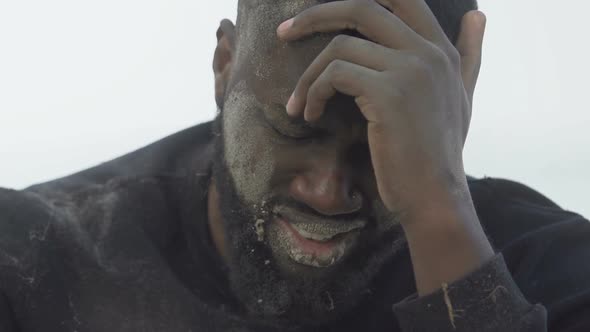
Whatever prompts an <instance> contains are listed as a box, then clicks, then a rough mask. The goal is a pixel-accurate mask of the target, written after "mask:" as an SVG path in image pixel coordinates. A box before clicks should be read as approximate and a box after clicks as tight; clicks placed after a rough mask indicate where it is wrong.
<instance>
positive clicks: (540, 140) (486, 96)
mask: <svg viewBox="0 0 590 332" xmlns="http://www.w3.org/2000/svg"><path fill="white" fill-rule="evenodd" d="M236 4H237V0H215V1H202V0H101V1H87V0H86V1H81V0H51V1H47V0H19V1H9V0H0V186H5V187H13V188H22V187H25V186H28V185H30V184H33V183H36V182H40V181H45V180H49V179H51V178H55V177H58V176H63V175H66V174H69V173H71V172H74V171H78V170H81V169H83V168H86V167H89V166H92V165H95V164H97V163H99V162H102V161H106V160H109V159H111V158H113V157H116V156H118V155H121V154H124V153H126V152H129V151H131V150H133V149H136V148H139V147H141V146H143V145H146V144H147V143H149V142H151V141H154V140H157V139H159V138H161V137H163V136H166V135H168V134H171V133H173V132H175V131H178V130H180V129H183V128H186V127H189V126H191V125H193V124H196V123H199V122H202V121H205V120H209V119H211V118H212V117H213V116H214V114H215V103H214V99H213V75H212V71H211V60H212V54H213V50H214V46H215V41H216V39H215V31H216V29H217V26H218V23H219V21H220V19H222V18H224V17H228V18H231V19H232V20H233V19H234V18H235V13H236ZM480 5H481V9H482V10H483V11H484V12H485V13H486V14H487V16H488V31H487V39H486V46H485V51H484V52H485V59H484V64H483V69H482V74H481V78H480V84H479V89H478V94H477V96H476V101H475V110H474V118H473V123H472V128H471V133H470V137H469V142H468V145H467V148H466V152H465V153H466V157H465V159H466V167H467V170H468V172H469V173H471V174H473V175H476V176H483V175H488V176H498V177H506V178H511V179H516V180H518V181H522V182H525V183H527V184H528V185H530V186H532V187H533V188H535V189H538V190H540V191H541V192H543V193H545V194H546V195H548V196H549V197H551V198H552V199H554V200H555V201H557V202H558V203H559V204H561V205H562V206H564V207H565V208H567V209H571V210H575V211H578V212H581V213H583V214H585V215H586V216H590V200H589V199H588V185H590V154H589V150H590V132H589V128H588V127H589V125H590V115H589V111H590V108H589V107H588V95H589V93H590V92H589V91H587V89H588V87H589V84H588V83H587V80H588V78H589V77H590V64H589V63H588V61H589V60H590V46H588V40H590V39H589V38H588V32H590V29H588V25H587V17H588V13H589V12H590V2H588V1H584V0H570V1H567V2H555V1H549V0H519V1H514V0H481V1H480Z"/></svg>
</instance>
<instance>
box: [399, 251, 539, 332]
mask: <svg viewBox="0 0 590 332" xmlns="http://www.w3.org/2000/svg"><path fill="white" fill-rule="evenodd" d="M393 310H394V312H395V314H396V316H397V319H398V321H399V324H400V327H401V330H402V331H440V332H443V331H454V332H461V331H470V332H472V331H478V332H492V331H493V332H500V331H501V332H511V331H519V332H542V331H547V326H546V324H547V323H546V322H547V314H546V311H545V308H544V307H543V306H542V305H531V304H530V303H529V302H528V301H527V300H526V299H525V297H524V295H523V294H522V293H521V291H520V290H519V288H518V286H517V285H516V283H515V282H514V280H513V279H512V276H511V274H510V272H509V271H508V268H507V267H506V264H505V262H504V259H503V256H502V255H501V254H500V255H497V256H495V257H494V258H493V259H492V260H491V261H490V262H488V263H487V264H485V265H484V266H483V267H481V268H480V269H479V270H477V271H475V272H473V273H472V274H470V275H469V276H467V277H466V278H464V279H462V280H459V281H457V282H455V283H453V284H450V285H442V288H441V289H440V290H439V291H437V292H435V293H433V294H430V295H427V296H424V297H417V296H416V295H413V296H411V297H409V298H407V299H405V300H403V301H402V302H400V303H398V304H396V305H394V308H393Z"/></svg>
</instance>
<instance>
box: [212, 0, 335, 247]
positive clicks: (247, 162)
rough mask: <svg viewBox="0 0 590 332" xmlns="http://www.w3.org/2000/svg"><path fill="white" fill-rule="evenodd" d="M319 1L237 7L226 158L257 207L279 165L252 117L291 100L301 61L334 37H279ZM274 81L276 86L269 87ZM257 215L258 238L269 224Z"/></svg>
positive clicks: (242, 192) (252, 0)
mask: <svg viewBox="0 0 590 332" xmlns="http://www.w3.org/2000/svg"><path fill="white" fill-rule="evenodd" d="M318 3H319V1H317V0H288V1H287V0H273V1H269V0H241V1H240V4H239V6H238V8H239V10H240V13H239V15H238V21H237V23H236V33H237V38H236V41H237V45H236V53H235V59H234V64H233V68H234V72H233V75H232V78H233V81H231V82H230V83H229V85H228V92H229V95H228V96H227V98H226V100H225V103H224V111H223V134H224V145H225V160H226V161H227V164H228V169H229V172H230V174H231V176H232V178H233V179H234V181H235V184H236V188H237V191H238V195H239V196H240V197H241V198H242V199H243V201H244V202H245V203H247V204H249V205H250V206H251V207H253V210H255V211H256V210H259V209H257V207H258V208H262V206H263V204H262V202H263V201H264V198H265V195H268V193H269V192H271V188H269V183H270V181H269V179H270V178H271V176H272V175H273V171H274V169H275V164H274V162H273V158H272V156H273V147H274V144H268V143H272V142H270V141H269V140H270V139H271V138H269V137H268V134H266V133H264V131H260V132H259V133H253V132H252V131H256V130H260V128H259V127H256V125H255V123H254V122H253V121H252V119H253V118H254V116H255V114H256V112H259V111H260V110H261V109H265V108H267V107H268V105H269V104H270V103H274V104H276V105H285V104H286V101H287V99H288V98H289V96H290V94H291V92H292V90H293V88H294V86H295V84H296V82H297V80H298V78H299V76H300V75H301V74H302V73H303V71H304V70H305V69H306V66H301V64H309V63H311V61H312V60H313V59H314V58H315V57H316V56H317V54H319V52H320V51H321V50H322V49H323V48H324V47H325V46H326V45H327V43H328V42H329V41H330V40H331V38H332V37H333V35H328V34H325V35H318V36H315V37H314V38H313V39H314V40H313V41H307V42H305V44H298V43H297V42H295V43H291V44H288V43H285V42H282V41H280V40H279V39H278V38H277V36H276V28H277V27H278V25H279V24H280V23H281V22H283V21H285V20H287V19H289V18H291V17H293V16H295V15H296V14H298V13H300V12H301V11H303V10H304V9H306V8H309V7H311V6H314V5H317V4H318ZM302 60H303V61H302ZM248 73H253V74H254V75H248ZM241 77H247V78H248V79H247V80H244V79H241ZM269 86H271V87H272V89H267V88H266V87H269ZM266 110H267V109H266ZM245 137H257V141H256V142H249V141H248V140H245V139H244V138H245ZM253 174H256V176H255V177H253V176H252V175H253ZM258 220H260V219H259V218H258V217H257V218H256V219H255V220H253V221H252V222H253V223H254V225H255V226H254V227H253V229H254V231H255V232H256V233H257V237H258V238H261V237H262V238H263V237H264V233H263V232H264V223H258Z"/></svg>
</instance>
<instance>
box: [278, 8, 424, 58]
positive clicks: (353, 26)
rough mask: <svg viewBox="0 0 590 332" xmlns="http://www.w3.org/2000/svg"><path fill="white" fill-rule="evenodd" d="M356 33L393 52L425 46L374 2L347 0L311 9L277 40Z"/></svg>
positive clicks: (282, 29)
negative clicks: (329, 33) (344, 32)
mask: <svg viewBox="0 0 590 332" xmlns="http://www.w3.org/2000/svg"><path fill="white" fill-rule="evenodd" d="M342 30H356V31H358V32H359V33H361V34H362V35H363V36H365V37H367V38H368V39H370V40H372V41H374V42H376V43H378V44H381V45H383V46H386V47H390V48H396V49H407V48H416V47H418V46H420V45H423V44H424V43H425V40H424V39H423V38H422V37H420V36H419V35H418V34H417V33H416V32H415V31H413V30H412V29H410V27H408V26H407V25H406V24H405V23H404V22H403V21H402V20H401V19H400V18H399V17H397V16H395V15H393V14H392V13H391V12H389V11H388V10H387V9H385V8H383V7H382V6H380V5H379V4H377V3H376V2H375V1H366V0H365V1H362V0H346V1H335V2H329V3H325V4H321V5H317V6H313V7H310V8H308V9H306V10H304V11H303V12H301V13H299V14H298V15H297V16H295V17H294V18H292V19H290V20H287V21H285V22H283V23H282V24H281V25H280V26H279V27H278V29H277V34H278V36H279V37H280V38H282V39H283V40H286V41H290V40H297V39H300V38H303V37H305V36H308V35H310V34H313V33H317V32H336V31H342Z"/></svg>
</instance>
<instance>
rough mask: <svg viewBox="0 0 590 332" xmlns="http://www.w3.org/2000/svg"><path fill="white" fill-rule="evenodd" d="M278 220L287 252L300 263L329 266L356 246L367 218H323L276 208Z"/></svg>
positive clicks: (320, 266)
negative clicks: (341, 219)
mask: <svg viewBox="0 0 590 332" xmlns="http://www.w3.org/2000/svg"><path fill="white" fill-rule="evenodd" d="M274 212H275V220H274V221H275V222H276V223H277V224H278V226H279V227H278V231H279V232H280V233H282V234H281V238H283V239H284V241H285V243H284V246H283V247H284V249H285V250H286V251H287V252H286V254H287V256H288V257H289V258H290V259H291V260H293V261H294V262H296V263H299V264H303V265H307V266H312V267H318V268H326V267H329V266H332V265H334V264H337V263H338V262H340V261H341V260H342V259H343V258H344V257H345V256H346V255H347V254H348V253H349V252H351V251H352V250H353V248H354V247H355V245H356V243H357V242H358V241H357V240H358V237H359V236H360V233H361V229H362V228H363V227H365V225H366V223H367V222H366V221H364V220H360V219H359V220H346V221H336V220H319V219H318V218H315V217H308V216H304V215H303V214H301V213H300V212H298V211H296V210H293V209H290V208H277V209H275V211H274Z"/></svg>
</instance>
